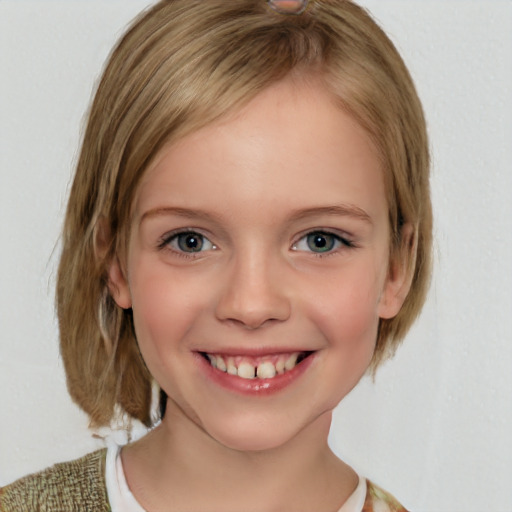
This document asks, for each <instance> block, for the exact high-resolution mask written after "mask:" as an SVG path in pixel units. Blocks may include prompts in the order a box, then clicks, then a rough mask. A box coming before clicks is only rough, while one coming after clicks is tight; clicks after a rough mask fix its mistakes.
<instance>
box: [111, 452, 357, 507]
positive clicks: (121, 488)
mask: <svg viewBox="0 0 512 512" xmlns="http://www.w3.org/2000/svg"><path fill="white" fill-rule="evenodd" d="M120 453H121V447H119V446H116V445H113V446H109V448H108V450H107V460H106V465H105V481H106V486H107V493H108V500H109V502H110V507H111V508H112V512H146V511H145V510H144V509H143V508H142V507H141V505H140V504H139V503H138V502H137V500H136V499H135V497H134V496H133V494H132V493H131V491H130V488H129V487H128V484H127V483H126V478H125V476H124V471H123V463H122V461H121V457H120ZM365 498H366V479H364V478H361V477H359V484H358V486H357V488H356V490H355V491H354V492H353V493H352V494H351V496H350V497H349V499H348V500H347V501H346V502H345V503H344V504H343V505H342V507H341V508H340V509H339V510H338V512H362V510H363V505H364V500H365Z"/></svg>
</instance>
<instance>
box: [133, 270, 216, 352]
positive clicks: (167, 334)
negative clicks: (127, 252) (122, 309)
mask: <svg viewBox="0 0 512 512" xmlns="http://www.w3.org/2000/svg"><path fill="white" fill-rule="evenodd" d="M136 268H137V269H138V271H137V274H136V275H133V276H132V279H131V294H132V304H133V316H134V323H135V331H136V334H137V339H138V341H139V346H140V348H141V351H142V352H143V354H146V353H147V354H148V356H150V354H156V355H157V356H158V358H159V359H160V360H165V358H166V357H168V356H166V354H167V349H168V348H169V347H171V346H172V347H173V348H176V347H181V345H179V343H178V342H180V341H182V340H184V339H185V338H186V337H187V334H188V333H189V331H190V330H191V329H192V328H193V326H194V324H196V323H197V322H198V321H199V319H200V318H201V315H202V314H203V312H204V311H205V310H206V309H207V308H208V305H207V303H208V297H207V294H206V293H205V283H204V281H201V280H190V279H187V278H186V276H183V275H182V273H180V272H173V271H172V269H171V268H166V267H165V266H164V267H162V263H158V262H156V263H155V264H153V265H145V266H144V265H139V266H138V267H136ZM162 269H163V270H164V271H162Z"/></svg>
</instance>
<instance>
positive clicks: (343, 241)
mask: <svg viewBox="0 0 512 512" xmlns="http://www.w3.org/2000/svg"><path fill="white" fill-rule="evenodd" d="M185 235H189V236H191V237H192V238H198V239H200V240H201V242H200V243H201V247H200V250H198V251H193V250H192V251H185V250H183V248H180V247H179V245H178V247H173V245H172V244H173V243H176V244H179V237H180V236H185ZM315 236H316V237H323V238H330V239H331V241H332V244H333V246H332V247H331V248H329V249H327V250H325V251H323V252H322V251H320V252H316V251H314V250H309V251H308V250H306V249H298V246H299V244H301V242H302V241H304V243H306V244H308V242H310V241H311V240H310V237H315ZM318 241H319V240H318ZM205 242H206V244H207V245H209V247H208V249H207V250H210V251H211V250H216V249H217V246H216V245H215V244H214V243H212V242H211V241H210V240H209V239H208V237H206V236H205V235H202V234H201V233H199V232H197V231H194V230H192V229H186V230H179V231H173V232H171V233H167V234H166V235H164V236H163V237H162V239H161V240H160V241H159V243H158V249H160V250H168V251H171V252H172V253H173V254H175V255H177V256H179V257H182V258H187V259H191V258H196V257H197V255H198V254H199V253H201V252H204V251H203V250H201V249H202V248H203V245H204V244H205ZM308 247H309V249H311V247H310V246H309V245H308ZM354 247H356V246H355V244H354V242H352V241H351V240H349V239H347V238H345V237H343V236H340V235H338V234H336V233H332V232H330V231H326V230H313V231H309V232H307V233H305V234H304V235H302V236H301V237H300V238H299V239H298V240H297V241H296V242H295V243H294V244H293V245H292V250H293V251H299V250H302V251H304V252H310V253H311V254H314V256H315V257H317V258H325V257H326V256H331V255H334V254H337V253H338V252H339V250H340V249H352V248H354Z"/></svg>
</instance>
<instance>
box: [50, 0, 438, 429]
mask: <svg viewBox="0 0 512 512" xmlns="http://www.w3.org/2000/svg"><path fill="white" fill-rule="evenodd" d="M290 74H294V75H295V76H297V77H304V78H305V79H314V80H319V81H320V82H319V83H322V84H323V86H325V87H326V88H327V89H328V90H329V91H330V92H331V93H332V94H333V97H334V98H335V99H336V101H337V103H338V104H339V106H340V108H342V109H344V110H345V111H347V112H348V113H349V114H350V115H352V116H353V117H354V118H355V119H356V120H357V121H358V122H359V123H360V124H361V125H362V126H363V127H364V128H365V130H366V131H367V133H368V134H369V136H370V137H371V139H372V141H373V143H374V144H375V147H376V148H377V150H378V154H379V155H380V157H381V159H382V164H383V172H384V177H385V184H386V191H387V195H388V204H389V220H390V226H391V257H392V258H393V257H397V254H399V253H400V251H402V250H403V248H402V245H403V243H404V242H403V240H402V226H403V225H404V223H408V224H410V225H412V226H413V228H414V235H413V240H412V242H408V243H409V244H410V247H408V248H407V250H408V251H410V252H411V254H412V253H414V252H415V257H411V258H410V269H409V272H410V275H411V276H412V285H411V289H410V292H409V294H408V296H407V298H406V300H405V302H404V305H403V307H402V309H401V311H400V312H399V313H398V315H397V316H396V317H395V318H392V319H389V320H387V319H384V320H381V322H380V325H379V330H378V337H377V341H376V348H375V353H374V357H373V360H372V364H371V370H372V371H375V370H376V369H377V367H378V366H379V364H380V363H381V362H382V361H383V360H385V359H386V358H387V357H388V356H389V355H390V354H392V353H393V352H394V350H395V349H396V347H397V346H398V344H399V342H400V341H401V340H402V339H403V337H404V335H405V334H406V332H407V331H408V329H409V327H410V325H411V324H412V322H413V321H414V319H415V318H416V317H417V315H418V314H419V312H420V310H421V307H422V305H423V302H424V300H425V295H426V291H427V288H428V283H429V278H430V266H431V245H432V211H431V204H430V192H429V152H428V140H427V134H426V127H425V120H424V117H423V112H422V107H421V104H420V101H419V99H418V96H417V94H416V91H415V88H414V85H413V82H412V80H411V77H410V75H409V73H408V71H407V68H406V66H405V64H404V63H403V61H402V59H401V57H400V55H399V54H398V52H397V50H396V49H395V47H394V46H393V44H392V43H391V41H390V40H389V39H388V37H387V36H386V35H385V34H384V32H383V31H382V30H381V29H380V28H379V27H378V25H377V24H376V23H375V22H374V21H373V20H372V19H371V17H370V16H369V14H368V13H367V12H366V11H365V10H364V9H362V8H361V7H359V6H357V5H355V4H354V3H352V2H351V1H348V0H311V1H310V2H309V5H308V8H307V9H306V10H305V12H303V13H302V14H300V15H293V16H290V15H284V14H280V13H278V12H276V11H275V10H273V9H271V8H270V7H269V6H268V4H267V2H265V1H264V0H237V1H233V2H226V1H225V0H208V1H207V2H205V1H204V0H164V1H161V2H159V3H158V4H156V5H155V6H154V7H152V8H150V9H149V10H147V11H146V12H144V13H142V14H141V15H140V16H139V17H138V18H137V19H136V20H135V21H134V23H133V24H132V25H131V27H130V28H129V29H128V31H127V32H126V34H125V35H124V36H123V37H122V39H121V40H120V42H119V43H118V45H117V46H116V47H115V49H114V50H113V52H112V54H111V56H110V58H109V60H108V63H107V66H106V68H105V70H104V73H103V76H102V78H101V81H100V83H99V86H98V89H97V92H96V95H95V97H94V100H93V103H92V106H91V109H90V112H89V117H88V122H87V126H86V131H85V134H84V139H83V143H82V147H81V152H80V156H79V160H78V164H77V168H76V172H75V177H74V182H73V186H72V189H71V193H70V198H69V202H68V208H67V212H66V218H65V223H64V229H63V235H62V256H61V260H60V265H59V270H58V277H57V297H56V298H57V311H58V319H59V327H60V344H61V353H62V356H63V360H64V366H65V370H66V375H67V383H68V389H69V391H70V394H71V396H72V398H73V399H74V400H75V402H77V403H78V404H79V405H80V406H81V407H82V408H83V409H84V410H85V411H86V412H87V413H88V414H89V416H90V418H91V423H92V424H93V425H95V426H99V425H105V424H108V423H109V422H110V421H111V419H112V417H113V414H114V408H115V406H116V405H118V406H120V407H121V409H122V410H123V411H125V412H126V413H127V414H128V415H129V416H131V417H133V418H136V419H138V420H140V421H142V422H143V423H144V424H145V425H147V426H150V425H151V424H152V421H153V420H152V418H151V414H150V404H151V382H152V377H151V375H150V374H149V371H148V370H147V368H146V366H145V364H144V361H143V360H142V357H141V355H140V353H139V350H138V345H137V341H136V338H135V333H134V328H133V320H132V314H131V310H123V309H121V308H119V307H118V306H117V304H116V303H115V302H114V300H113V299H112V297H111V295H110V293H109V292H108V285H109V283H108V273H107V269H108V266H109V264H110V262H112V261H113V259H114V258H119V260H120V261H121V262H122V261H124V259H125V257H126V251H127V243H128V236H129V229H130V224H131V222H130V221H131V209H132V206H133V200H134V197H135V194H136V191H137V187H138V184H139V182H140V179H141V177H142V176H143V174H144V172H145V171H146V169H147V168H148V166H149V165H150V163H151V162H152V161H153V159H154V158H155V156H156V155H157V154H158V153H159V151H160V150H161V149H162V147H163V146H164V145H166V144H169V143H172V142H173V141H176V140H177V139H179V138H180V137H183V136H185V135H186V134H189V133H191V132H194V131H195V130H197V129H199V128H201V127H203V126H205V125H207V124H208V123H211V122H213V121H215V120H216V119H219V118H221V117H222V116H225V115H227V114H229V113H231V112H234V111H236V110H237V109H239V108H240V107H241V106H243V105H244V104H246V103H247V102H249V101H250V100H251V99H252V98H254V97H255V96H256V95H257V94H258V93H259V92H261V91H262V90H263V89H265V88H266V87H269V86H270V85H272V84H274V83H276V82H278V81H279V80H282V79H283V78H285V77H287V76H289V75H290Z"/></svg>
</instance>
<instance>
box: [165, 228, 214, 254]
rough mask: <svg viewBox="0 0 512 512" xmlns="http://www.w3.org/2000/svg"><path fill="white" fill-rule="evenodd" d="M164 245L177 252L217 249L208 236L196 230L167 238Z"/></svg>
mask: <svg viewBox="0 0 512 512" xmlns="http://www.w3.org/2000/svg"><path fill="white" fill-rule="evenodd" d="M164 245H167V246H170V247H171V249H174V250H175V251H177V252H184V253H195V252H202V251H211V250H213V249H216V247H215V245H213V244H212V243H211V242H210V240H208V238H206V237H205V236H204V235H201V234H200V233H196V232H195V231H184V232H181V233H176V234H174V235H171V236H169V237H167V238H166V240H165V241H164Z"/></svg>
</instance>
